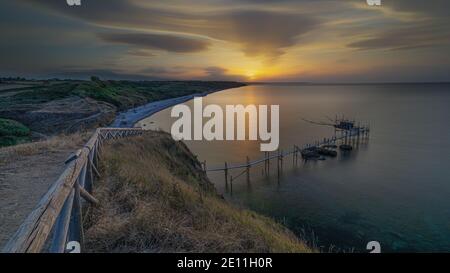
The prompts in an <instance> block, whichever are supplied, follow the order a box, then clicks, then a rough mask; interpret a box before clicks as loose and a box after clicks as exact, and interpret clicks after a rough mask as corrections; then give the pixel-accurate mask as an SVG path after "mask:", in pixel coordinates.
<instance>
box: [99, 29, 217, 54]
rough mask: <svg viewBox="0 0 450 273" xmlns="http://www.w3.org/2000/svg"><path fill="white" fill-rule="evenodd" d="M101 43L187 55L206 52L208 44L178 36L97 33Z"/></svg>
mask: <svg viewBox="0 0 450 273" xmlns="http://www.w3.org/2000/svg"><path fill="white" fill-rule="evenodd" d="M98 37H100V38H101V39H102V40H103V41H107V42H112V43H121V44H128V45H132V46H137V47H139V48H144V49H157V50H166V51H169V52H179V53H189V52H198V51H202V50H206V49H207V48H208V46H209V42H208V41H206V40H199V39H191V38H186V37H180V36H173V35H165V34H149V33H99V34H98Z"/></svg>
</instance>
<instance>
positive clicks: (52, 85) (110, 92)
mask: <svg viewBox="0 0 450 273" xmlns="http://www.w3.org/2000/svg"><path fill="white" fill-rule="evenodd" d="M242 85H243V84H241V83H236V82H203V81H137V82H135V81H102V80H100V79H98V78H96V77H93V78H92V79H91V81H76V80H49V81H26V80H21V81H20V82H17V81H11V80H9V81H2V82H1V83H0V118H2V119H3V120H8V121H7V122H8V124H13V122H14V124H13V125H14V127H15V128H18V127H21V130H20V134H15V133H16V132H17V131H7V132H3V131H4V130H7V129H8V128H10V126H3V124H0V131H2V130H3V131H2V133H1V135H0V147H1V146H7V145H14V144H16V143H20V142H23V141H27V140H32V139H41V138H43V137H47V136H50V135H55V134H61V133H65V134H68V133H74V132H78V131H80V130H83V129H91V128H96V127H99V126H105V125H108V124H110V123H111V122H112V121H113V120H114V118H115V117H116V114H117V113H118V112H120V111H124V110H127V109H130V108H134V107H137V106H140V105H143V104H146V103H149V102H154V101H158V100H163V99H169V98H174V97H181V96H185V95H190V94H195V93H205V92H214V91H219V90H223V89H227V88H233V87H238V86H242ZM5 122H6V121H5ZM15 122H18V123H15ZM24 130H25V131H24ZM23 132H27V134H26V135H24V134H23ZM6 136H7V137H8V140H6V139H5V138H6Z"/></svg>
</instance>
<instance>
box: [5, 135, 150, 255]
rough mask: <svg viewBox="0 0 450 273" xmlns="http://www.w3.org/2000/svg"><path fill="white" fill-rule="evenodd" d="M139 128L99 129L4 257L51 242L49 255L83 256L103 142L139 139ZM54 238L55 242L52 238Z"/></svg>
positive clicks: (10, 243)
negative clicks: (87, 206)
mask: <svg viewBox="0 0 450 273" xmlns="http://www.w3.org/2000/svg"><path fill="white" fill-rule="evenodd" d="M143 132H144V130H142V129H140V128H99V129H97V130H96V131H95V132H94V134H93V135H92V137H91V138H90V139H89V141H88V142H87V143H86V145H85V146H84V147H83V148H81V149H80V150H78V151H77V152H76V153H74V154H73V155H71V157H69V158H68V159H67V161H66V165H67V167H66V169H65V170H64V172H63V173H62V174H61V176H60V177H59V178H58V180H57V181H56V182H55V183H54V184H53V185H52V187H51V188H50V189H49V190H48V192H47V193H46V194H45V195H44V196H43V197H42V198H41V200H40V201H39V203H38V205H37V206H36V208H35V209H34V210H33V211H32V212H31V213H30V215H29V216H28V217H27V218H26V219H25V221H24V222H23V223H22V225H21V226H20V227H19V229H18V230H17V232H16V233H15V234H14V235H13V236H12V237H11V239H10V240H9V241H8V243H7V244H6V245H5V247H4V248H3V250H2V252H5V253H27V252H31V253H37V252H41V251H42V250H43V248H44V245H45V244H46V243H47V242H48V240H49V239H51V241H50V244H49V249H48V251H50V252H59V253H61V252H69V251H70V252H81V251H82V250H83V226H82V225H83V223H82V215H83V212H82V208H83V206H82V204H83V202H89V203H92V204H94V205H97V204H98V200H97V199H96V198H95V197H93V196H92V195H91V194H92V186H93V182H94V174H95V175H97V176H99V175H100V174H99V172H98V170H97V166H98V161H99V160H100V152H101V149H102V145H103V141H104V140H109V139H118V138H123V137H128V136H134V135H140V134H142V133H143ZM50 234H52V238H49V237H50Z"/></svg>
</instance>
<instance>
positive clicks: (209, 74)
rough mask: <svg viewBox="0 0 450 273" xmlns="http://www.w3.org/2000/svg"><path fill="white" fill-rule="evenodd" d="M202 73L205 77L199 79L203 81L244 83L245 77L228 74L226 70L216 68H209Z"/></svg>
mask: <svg viewBox="0 0 450 273" xmlns="http://www.w3.org/2000/svg"><path fill="white" fill-rule="evenodd" d="M203 71H204V73H205V76H203V77H201V78H200V79H201V80H204V81H245V77H243V76H240V75H232V74H229V73H228V70H227V69H225V68H222V67H218V66H210V67H207V68H204V69H203Z"/></svg>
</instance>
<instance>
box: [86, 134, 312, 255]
mask: <svg viewBox="0 0 450 273" xmlns="http://www.w3.org/2000/svg"><path fill="white" fill-rule="evenodd" d="M102 157H103V160H102V166H101V169H102V173H103V178H102V179H101V181H99V182H98V184H97V185H96V187H95V189H94V195H95V196H96V197H97V198H98V199H99V200H100V202H101V203H102V205H101V206H100V207H97V208H94V209H93V210H92V211H91V213H89V215H88V218H87V221H86V223H85V227H86V233H85V235H86V246H87V250H88V251H91V252H311V251H312V250H311V249H310V248H309V247H307V246H306V244H305V243H303V242H302V241H301V240H299V239H298V238H297V237H295V236H294V235H293V234H292V233H291V232H290V231H289V230H287V229H286V228H285V227H283V226H282V225H280V224H278V223H276V222H274V221H273V220H271V219H269V218H267V217H263V216H261V215H258V214H257V213H255V212H252V211H249V210H245V209H240V208H237V207H234V206H232V205H230V204H229V203H227V202H226V201H225V200H223V199H222V198H221V197H220V196H218V195H217V194H216V192H215V189H214V186H213V184H212V183H211V182H209V180H208V179H207V177H206V175H205V174H204V173H203V172H202V171H201V167H200V164H199V162H198V161H197V160H196V159H195V157H194V156H193V155H192V154H191V153H190V151H189V150H188V149H187V148H186V146H185V145H184V144H183V143H175V142H174V141H173V140H172V139H171V137H170V136H169V135H167V134H165V133H156V132H152V133H149V134H147V135H144V136H140V137H135V138H132V139H126V140H121V141H117V142H114V143H111V144H110V145H109V146H106V148H105V150H104V152H103V154H102Z"/></svg>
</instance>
